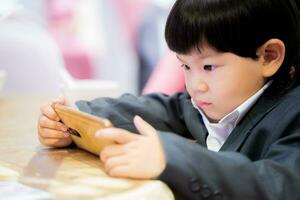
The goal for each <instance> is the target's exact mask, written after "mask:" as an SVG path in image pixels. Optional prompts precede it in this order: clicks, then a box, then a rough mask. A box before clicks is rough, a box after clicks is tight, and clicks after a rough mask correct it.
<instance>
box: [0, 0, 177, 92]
mask: <svg viewBox="0 0 300 200" xmlns="http://www.w3.org/2000/svg"><path fill="white" fill-rule="evenodd" d="M174 1H175V0H1V1H0V70H1V71H2V72H1V73H5V74H6V81H5V83H4V85H3V91H2V92H3V93H6V94H10V93H12V94H14V93H17V94H24V93H25V94H29V93H30V94H59V93H60V90H61V87H62V84H66V82H67V84H68V80H66V79H72V80H110V81H114V82H116V83H118V84H119V86H120V93H125V92H129V93H133V94H141V93H145V92H152V91H155V89H154V90H153V88H156V89H157V88H163V86H164V85H166V84H163V83H160V82H158V81H157V80H159V79H160V80H162V79H164V78H161V77H167V76H170V75H171V76H173V77H174V81H175V82H181V79H182V76H181V75H178V77H177V76H176V75H175V72H174V73H173V72H172V73H171V74H167V75H164V76H161V77H160V76H159V75H156V76H155V77H156V78H152V79H153V80H152V83H156V84H150V86H148V89H145V88H147V87H146V86H147V84H149V82H151V81H150V79H151V77H152V76H153V74H155V71H156V70H155V69H156V68H158V67H159V66H161V65H167V66H170V65H172V66H173V65H177V63H176V61H174V55H173V54H172V53H170V52H169V51H168V49H167V46H166V44H165V39H164V26H165V21H166V18H167V15H168V12H169V11H170V9H171V6H172V4H173V3H174ZM170 63H171V64H170ZM3 71H4V72H3ZM65 72H66V73H65ZM1 73H0V74H1ZM62 74H63V75H62ZM156 74H160V72H156ZM179 79H180V81H178V80H179ZM151 85H152V86H151ZM172 86H173V87H174V84H172ZM0 87H1V83H0ZM182 87H183V86H182V85H180V86H178V87H177V88H172V89H171V90H170V91H167V90H166V91H165V93H172V92H173V91H175V90H178V89H182ZM162 92H164V91H162Z"/></svg>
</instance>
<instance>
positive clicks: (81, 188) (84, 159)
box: [0, 96, 174, 200]
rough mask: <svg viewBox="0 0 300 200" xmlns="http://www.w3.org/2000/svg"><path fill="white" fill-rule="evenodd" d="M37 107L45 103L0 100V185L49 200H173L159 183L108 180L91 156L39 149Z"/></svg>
mask: <svg viewBox="0 0 300 200" xmlns="http://www.w3.org/2000/svg"><path fill="white" fill-rule="evenodd" d="M43 101H44V102H47V101H49V98H41V97H34V96H31V97H29V96H14V97H12V96H10V97H1V98H0V184H1V183H2V185H3V184H8V183H15V184H22V185H25V186H29V187H30V188H35V189H37V191H41V192H43V191H44V192H46V193H47V194H48V195H49V196H48V197H47V198H49V199H103V200H116V199H118V200H127V199H130V200H140V199H143V200H148V199H162V200H169V199H174V197H173V194H172V192H171V190H170V189H169V188H168V187H167V186H166V185H165V184H164V183H163V182H161V181H156V180H149V181H138V180H129V179H116V178H112V177H109V176H107V175H106V174H105V172H104V171H103V166H102V163H101V162H100V160H99V158H98V157H97V156H94V155H92V154H89V153H87V152H84V151H82V150H79V149H71V148H70V149H53V148H47V147H45V146H42V145H41V144H40V143H39V141H38V137H37V118H38V114H39V106H40V105H41V102H43ZM0 187H1V185H0ZM0 194H1V188H0Z"/></svg>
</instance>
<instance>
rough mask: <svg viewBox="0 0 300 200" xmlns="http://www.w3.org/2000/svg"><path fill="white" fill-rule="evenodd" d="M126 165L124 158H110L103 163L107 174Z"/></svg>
mask: <svg viewBox="0 0 300 200" xmlns="http://www.w3.org/2000/svg"><path fill="white" fill-rule="evenodd" d="M127 163H128V161H127V159H126V157H125V156H115V157H111V158H109V159H108V160H107V161H106V162H105V163H104V169H105V171H106V172H107V173H108V174H109V173H110V171H111V170H112V169H113V168H115V167H118V166H122V165H126V164H127Z"/></svg>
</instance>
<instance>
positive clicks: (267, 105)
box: [220, 94, 279, 151]
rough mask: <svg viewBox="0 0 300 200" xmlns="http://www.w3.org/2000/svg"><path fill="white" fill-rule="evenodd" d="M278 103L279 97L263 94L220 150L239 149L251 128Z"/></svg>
mask: <svg viewBox="0 0 300 200" xmlns="http://www.w3.org/2000/svg"><path fill="white" fill-rule="evenodd" d="M278 103H279V97H277V98H274V97H268V96H266V95H265V94H264V95H263V96H262V97H261V98H260V99H259V100H258V101H257V102H256V104H255V105H254V106H253V107H252V108H251V110H249V111H248V114H246V115H245V117H244V118H243V119H242V120H241V121H240V122H239V123H238V125H237V126H236V127H235V129H233V131H232V133H231V134H230V135H229V137H228V138H227V140H226V142H225V143H224V144H223V146H222V147H221V149H220V151H239V148H240V146H241V145H242V144H243V143H244V142H245V140H246V139H247V138H248V136H249V135H250V133H251V130H252V129H253V128H254V127H255V126H256V124H257V123H259V122H260V121H261V119H262V118H263V117H264V116H265V115H266V114H267V113H268V112H270V111H271V110H272V109H273V108H274V107H275V106H276V105H277V104H278Z"/></svg>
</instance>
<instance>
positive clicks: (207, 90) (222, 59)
mask: <svg viewBox="0 0 300 200" xmlns="http://www.w3.org/2000/svg"><path fill="white" fill-rule="evenodd" d="M177 57H178V59H179V60H180V61H181V62H182V64H183V65H182V66H183V68H184V74H185V83H186V88H187V91H188V93H189V94H190V95H191V97H192V99H193V101H194V102H195V104H196V105H197V106H198V107H199V108H200V109H201V110H202V111H203V112H204V113H205V114H206V116H207V117H208V118H209V119H210V120H211V121H212V122H217V121H219V120H220V119H222V118H223V117H224V116H226V115H227V114H228V113H230V112H231V111H233V110H234V109H235V108H237V107H238V106H239V105H241V104H242V103H243V102H244V101H246V100H247V99H248V98H249V97H250V96H252V95H253V94H255V93H256V92H257V91H258V90H259V89H261V87H262V86H263V85H264V83H265V81H266V80H265V78H264V76H263V75H262V70H261V68H262V67H261V62H260V60H259V59H257V60H254V59H251V58H244V57H240V56H237V55H235V54H233V53H218V52H216V51H214V50H213V49H211V48H208V47H205V48H203V49H201V53H200V52H199V51H197V50H194V51H192V52H191V53H189V54H186V55H182V54H178V55H177Z"/></svg>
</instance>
